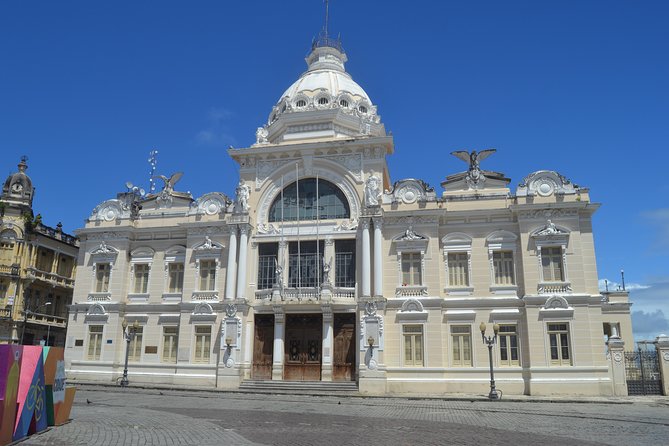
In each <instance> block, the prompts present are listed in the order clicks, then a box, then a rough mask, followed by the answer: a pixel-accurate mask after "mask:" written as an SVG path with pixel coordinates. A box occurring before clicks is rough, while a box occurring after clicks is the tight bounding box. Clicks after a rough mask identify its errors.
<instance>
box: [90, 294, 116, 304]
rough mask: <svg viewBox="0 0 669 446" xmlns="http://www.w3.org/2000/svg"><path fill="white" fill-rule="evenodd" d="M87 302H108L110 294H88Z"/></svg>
mask: <svg viewBox="0 0 669 446" xmlns="http://www.w3.org/2000/svg"><path fill="white" fill-rule="evenodd" d="M88 301H89V302H109V301H111V293H88Z"/></svg>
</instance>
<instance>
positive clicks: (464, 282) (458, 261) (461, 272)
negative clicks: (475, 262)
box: [448, 252, 469, 287]
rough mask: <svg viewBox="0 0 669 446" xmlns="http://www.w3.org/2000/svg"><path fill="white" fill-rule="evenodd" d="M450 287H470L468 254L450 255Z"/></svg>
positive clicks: (450, 253) (451, 253) (454, 253)
mask: <svg viewBox="0 0 669 446" xmlns="http://www.w3.org/2000/svg"><path fill="white" fill-rule="evenodd" d="M448 285H449V286H451V287H468V286H469V255H468V254H467V253H466V252H449V253H448Z"/></svg>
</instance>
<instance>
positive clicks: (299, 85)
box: [279, 69, 372, 104]
mask: <svg viewBox="0 0 669 446" xmlns="http://www.w3.org/2000/svg"><path fill="white" fill-rule="evenodd" d="M322 90H326V91H327V92H328V93H330V95H331V96H333V97H338V96H339V95H340V94H342V93H348V94H350V95H351V96H353V97H354V98H355V99H357V100H360V99H364V100H366V101H367V102H369V103H370V104H371V102H372V101H371V100H370V99H369V96H367V93H365V90H363V89H362V87H361V86H360V85H358V84H357V83H356V82H355V81H354V80H353V79H351V76H350V75H349V74H348V73H347V72H345V71H335V70H331V69H318V70H314V71H311V70H310V71H307V72H306V73H304V74H303V75H302V76H301V77H300V78H299V79H298V80H296V81H295V82H294V83H293V85H291V86H290V87H288V88H287V89H286V91H284V92H283V94H282V95H281V98H280V99H279V100H281V99H284V98H286V99H288V100H289V101H290V100H291V99H293V98H295V97H296V96H297V95H298V93H305V92H309V93H313V92H317V91H322Z"/></svg>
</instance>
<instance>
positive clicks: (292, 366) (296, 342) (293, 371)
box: [283, 314, 323, 381]
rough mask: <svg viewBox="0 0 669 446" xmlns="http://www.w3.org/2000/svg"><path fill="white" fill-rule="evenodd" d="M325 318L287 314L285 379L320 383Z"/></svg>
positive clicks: (317, 315) (315, 315)
mask: <svg viewBox="0 0 669 446" xmlns="http://www.w3.org/2000/svg"><path fill="white" fill-rule="evenodd" d="M322 332H323V317H322V316H321V315H320V314H287V315H286V342H285V360H284V368H283V370H284V372H283V379H285V380H286V381H320V379H321V348H322V346H323V339H322Z"/></svg>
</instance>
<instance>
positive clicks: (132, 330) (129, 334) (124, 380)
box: [119, 319, 139, 387]
mask: <svg viewBox="0 0 669 446" xmlns="http://www.w3.org/2000/svg"><path fill="white" fill-rule="evenodd" d="M121 325H122V326H123V338H124V339H125V343H126V344H125V366H124V367H123V376H122V377H121V381H120V382H119V384H120V385H121V387H128V384H129V381H128V354H129V353H130V343H131V342H132V341H133V339H135V336H136V335H137V330H139V322H137V321H135V322H134V323H133V324H132V326H131V327H129V328H128V321H126V320H125V319H124V320H123V323H122V324H121Z"/></svg>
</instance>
